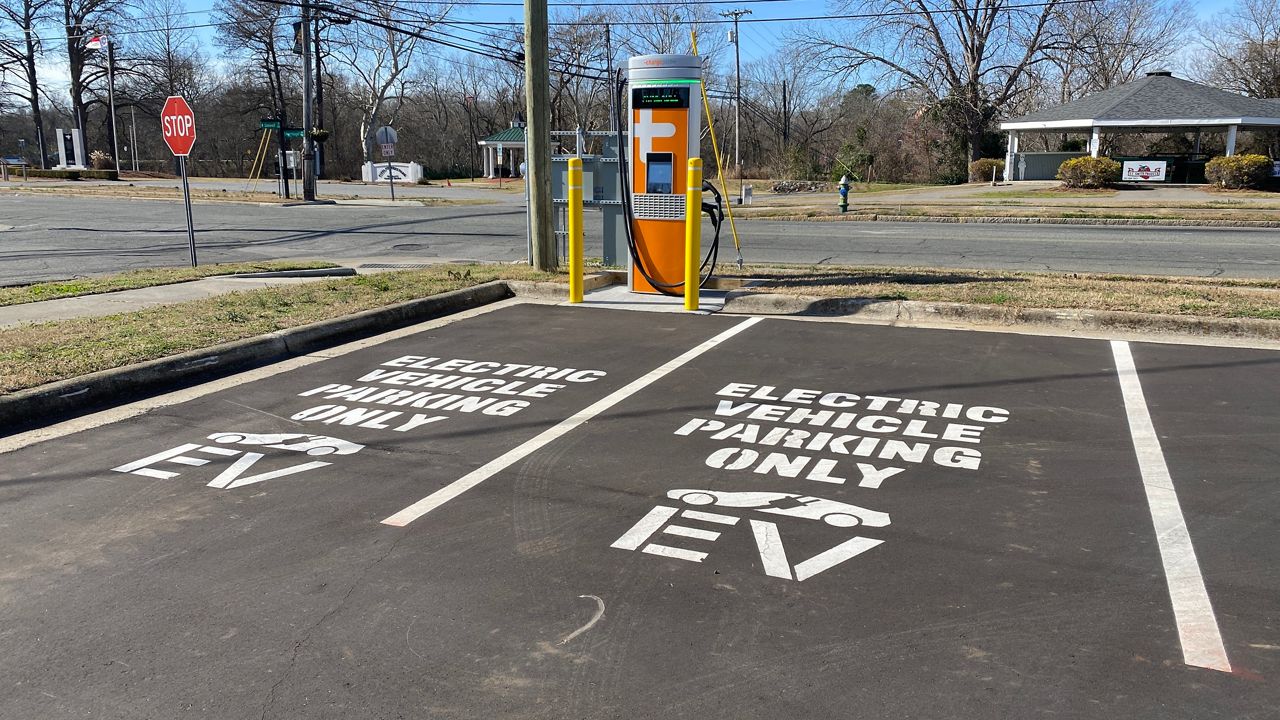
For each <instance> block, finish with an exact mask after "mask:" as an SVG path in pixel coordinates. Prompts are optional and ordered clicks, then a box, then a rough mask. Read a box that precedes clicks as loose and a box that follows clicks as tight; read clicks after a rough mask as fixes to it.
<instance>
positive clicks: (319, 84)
mask: <svg viewBox="0 0 1280 720" xmlns="http://www.w3.org/2000/svg"><path fill="white" fill-rule="evenodd" d="M321 9H322V10H323V9H324V7H323V6H321ZM312 29H313V30H314V31H315V34H314V42H315V56H316V84H315V88H316V118H315V122H316V129H317V130H323V129H324V54H323V53H321V52H320V13H318V12H317V13H316V17H315V22H314V25H313V27H312ZM315 153H316V162H315V168H316V179H317V180H319V179H321V178H323V177H324V143H316V144H315Z"/></svg>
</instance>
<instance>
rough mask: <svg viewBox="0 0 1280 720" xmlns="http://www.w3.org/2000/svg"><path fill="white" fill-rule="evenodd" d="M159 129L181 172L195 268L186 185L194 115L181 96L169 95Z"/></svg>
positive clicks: (192, 252) (192, 231) (188, 236)
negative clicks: (175, 157)
mask: <svg viewBox="0 0 1280 720" xmlns="http://www.w3.org/2000/svg"><path fill="white" fill-rule="evenodd" d="M160 129H161V130H162V131H163V134H164V143H165V144H166V145H168V146H169V150H171V151H172V152H173V154H174V155H175V156H177V158H178V167H179V168H180V169H181V172H182V201H183V204H184V205H186V208H187V245H188V246H189V247H190V248H191V267H195V266H196V230H195V225H194V224H193V223H192V221H191V187H190V186H189V185H188V184H187V156H188V155H190V154H191V147H192V146H193V145H195V144H196V115H195V113H193V112H191V106H190V105H188V104H187V101H186V100H185V99H184V98H183V97H182V96H181V95H170V96H169V97H168V98H166V99H165V101H164V109H163V110H161V111H160Z"/></svg>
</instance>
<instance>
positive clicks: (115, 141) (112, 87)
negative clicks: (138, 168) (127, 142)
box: [107, 37, 120, 180]
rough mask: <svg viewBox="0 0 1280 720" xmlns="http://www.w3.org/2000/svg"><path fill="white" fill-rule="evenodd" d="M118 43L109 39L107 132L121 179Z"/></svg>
mask: <svg viewBox="0 0 1280 720" xmlns="http://www.w3.org/2000/svg"><path fill="white" fill-rule="evenodd" d="M115 66H116V42H115V40H114V39H112V38H110V37H108V38H107V109H108V112H109V113H110V115H108V117H107V131H108V132H110V133H111V159H112V160H114V161H115V164H116V179H117V180H118V179H120V138H119V133H117V132H116V67H115Z"/></svg>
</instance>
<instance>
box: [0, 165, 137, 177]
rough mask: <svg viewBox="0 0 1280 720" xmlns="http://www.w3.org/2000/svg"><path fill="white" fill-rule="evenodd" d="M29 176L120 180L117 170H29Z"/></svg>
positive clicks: (17, 170)
mask: <svg viewBox="0 0 1280 720" xmlns="http://www.w3.org/2000/svg"><path fill="white" fill-rule="evenodd" d="M9 172H10V173H11V174H12V173H21V172H22V170H20V169H17V168H9ZM27 176H28V177H42V178H56V179H58V180H119V179H120V177H119V175H118V174H117V173H116V171H115V170H37V169H35V168H31V169H28V170H27Z"/></svg>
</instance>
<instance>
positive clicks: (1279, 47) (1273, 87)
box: [1196, 0, 1280, 98]
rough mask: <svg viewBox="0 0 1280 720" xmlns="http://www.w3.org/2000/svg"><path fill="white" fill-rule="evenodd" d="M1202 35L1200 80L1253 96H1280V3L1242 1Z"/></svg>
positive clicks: (1198, 62) (1217, 17) (1214, 20)
mask: <svg viewBox="0 0 1280 720" xmlns="http://www.w3.org/2000/svg"><path fill="white" fill-rule="evenodd" d="M1199 34H1200V39H1199V46H1200V47H1199V53H1198V57H1197V58H1196V74H1197V75H1198V77H1199V79H1200V80H1202V81H1204V82H1207V83H1211V84H1213V85H1216V86H1218V87H1221V88H1224V89H1227V90H1232V91H1235V92H1238V93H1243V94H1245V95H1249V96H1252V97H1265V98H1274V97H1280V0H1240V2H1238V3H1237V4H1236V5H1235V6H1234V7H1231V8H1228V9H1226V10H1223V11H1222V12H1220V13H1218V14H1217V15H1215V16H1214V17H1213V18H1212V19H1211V20H1209V21H1208V22H1206V23H1204V24H1203V25H1202V26H1201V27H1200V32H1199Z"/></svg>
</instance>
